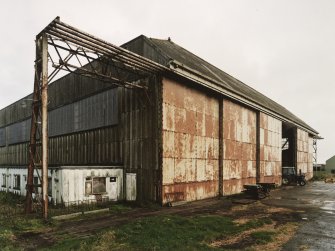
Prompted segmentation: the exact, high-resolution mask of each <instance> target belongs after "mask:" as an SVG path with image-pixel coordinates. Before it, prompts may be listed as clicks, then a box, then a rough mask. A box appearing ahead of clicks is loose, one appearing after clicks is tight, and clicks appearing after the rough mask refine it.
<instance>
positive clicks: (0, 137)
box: [0, 128, 6, 147]
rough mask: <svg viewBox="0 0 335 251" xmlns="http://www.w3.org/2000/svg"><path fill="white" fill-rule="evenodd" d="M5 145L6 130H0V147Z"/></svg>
mask: <svg viewBox="0 0 335 251" xmlns="http://www.w3.org/2000/svg"><path fill="white" fill-rule="evenodd" d="M5 145H6V129H5V128H0V147H1V146H5Z"/></svg>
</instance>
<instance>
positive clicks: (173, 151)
mask: <svg viewBox="0 0 335 251" xmlns="http://www.w3.org/2000/svg"><path fill="white" fill-rule="evenodd" d="M162 136H163V167H162V168H163V188H162V189H163V203H166V202H172V201H177V200H187V201H190V200H199V199H204V198H208V197H214V196H217V195H218V194H219V190H218V186H219V181H218V180H219V175H218V174H219V101H218V100H217V99H216V98H214V97H212V96H211V95H209V94H206V93H204V92H202V91H200V90H197V89H195V88H191V87H186V86H185V85H182V84H179V83H177V82H175V81H172V80H168V79H163V131H162Z"/></svg>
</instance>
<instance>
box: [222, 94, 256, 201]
mask: <svg viewBox="0 0 335 251" xmlns="http://www.w3.org/2000/svg"><path fill="white" fill-rule="evenodd" d="M256 130H257V129H256V112H254V111H252V110H249V109H247V108H245V107H243V106H241V105H239V104H236V103H234V102H231V101H228V100H224V103H223V194H224V195H229V194H235V193H239V192H241V191H242V190H243V185H244V184H253V183H256Z"/></svg>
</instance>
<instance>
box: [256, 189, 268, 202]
mask: <svg viewBox="0 0 335 251" xmlns="http://www.w3.org/2000/svg"><path fill="white" fill-rule="evenodd" d="M257 197H258V199H260V200H262V199H264V198H265V197H266V193H265V192H263V191H258V194H257Z"/></svg>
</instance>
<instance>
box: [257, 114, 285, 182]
mask: <svg viewBox="0 0 335 251" xmlns="http://www.w3.org/2000/svg"><path fill="white" fill-rule="evenodd" d="M281 123H282V122H281V121H279V120H277V119H275V118H273V117H271V116H269V115H266V114H264V113H260V182H275V183H278V184H281V166H282V164H281V161H282V157H281V156H282V151H281V139H282V129H281V127H282V124H281Z"/></svg>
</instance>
